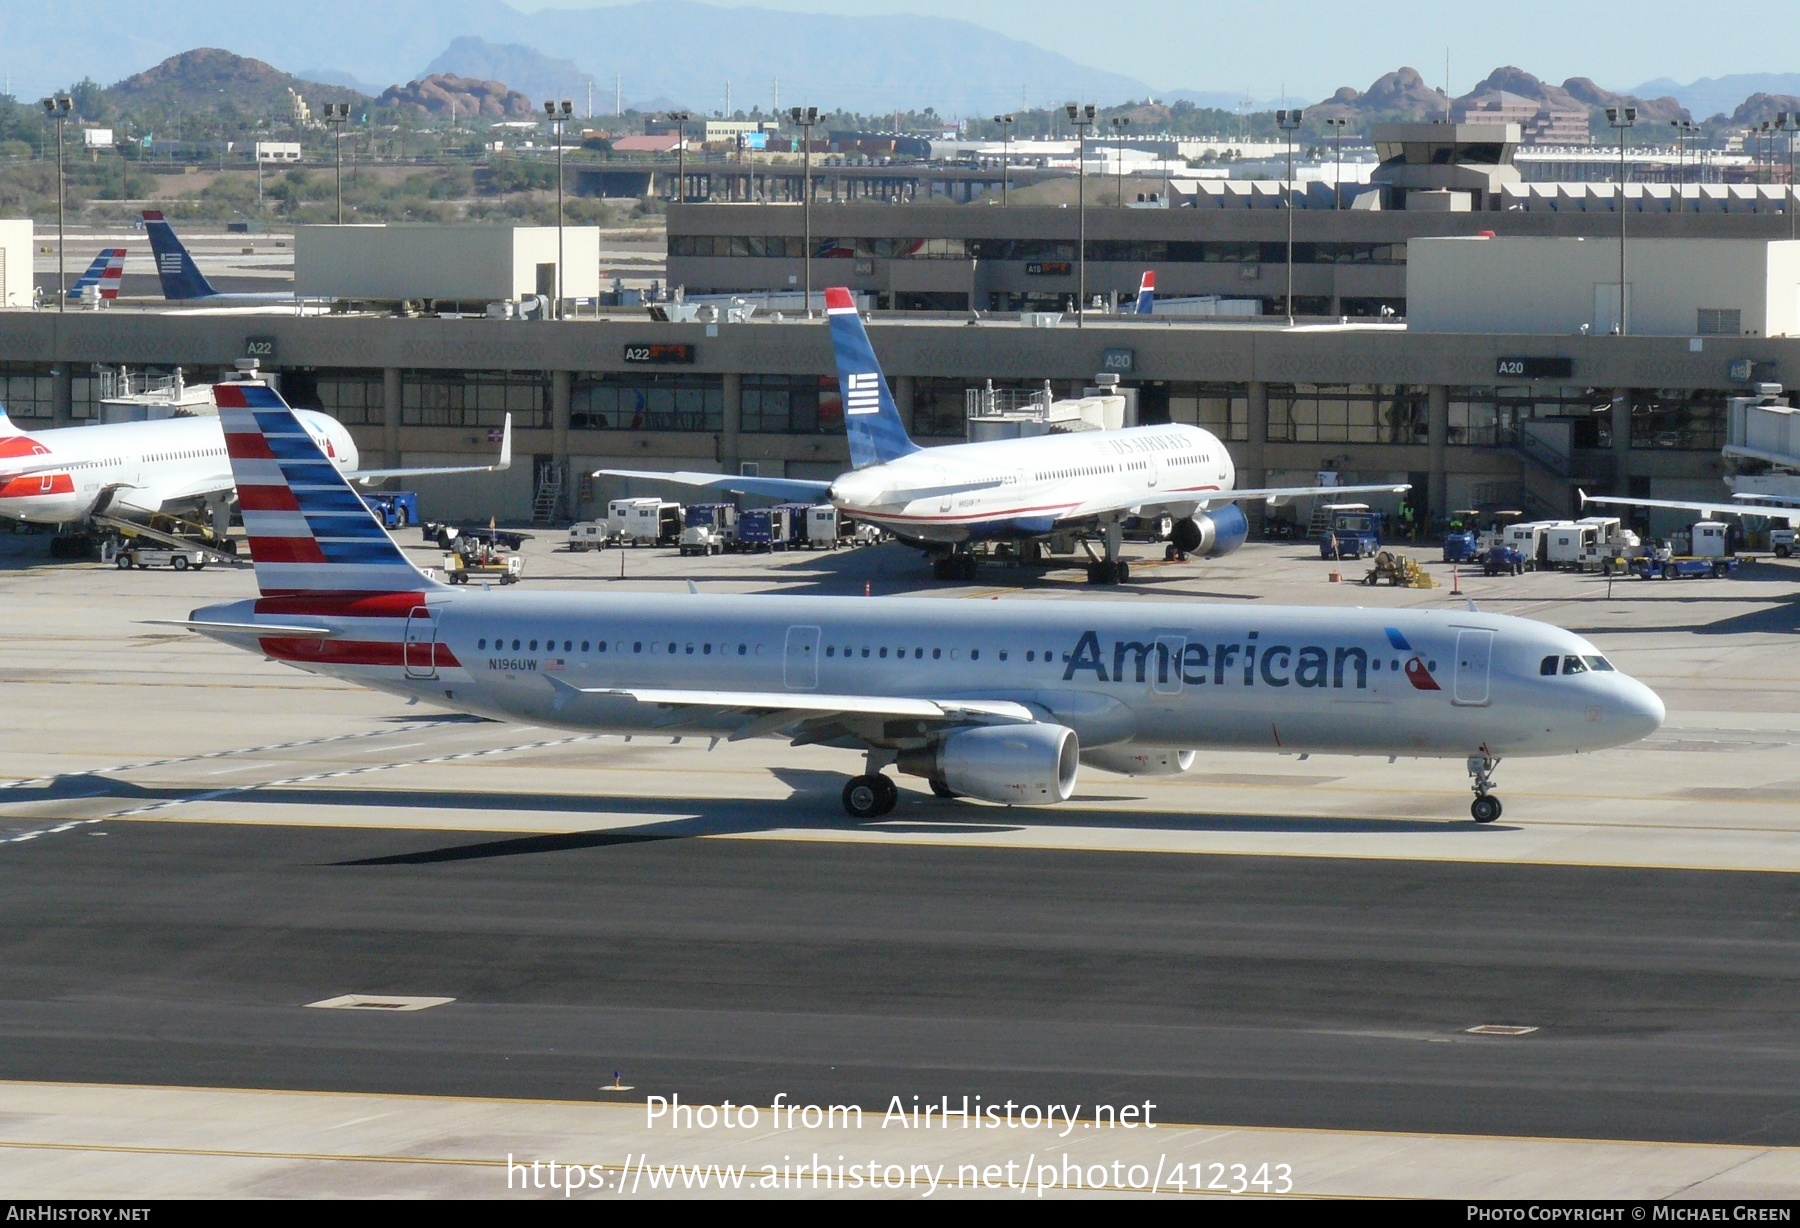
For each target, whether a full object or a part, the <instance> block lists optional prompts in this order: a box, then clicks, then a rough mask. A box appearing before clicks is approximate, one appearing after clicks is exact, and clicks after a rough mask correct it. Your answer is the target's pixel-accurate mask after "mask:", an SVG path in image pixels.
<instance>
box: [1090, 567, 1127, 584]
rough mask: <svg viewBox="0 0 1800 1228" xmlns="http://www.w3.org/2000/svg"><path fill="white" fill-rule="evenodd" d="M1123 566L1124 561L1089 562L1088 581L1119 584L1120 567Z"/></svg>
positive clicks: (1091, 582)
mask: <svg viewBox="0 0 1800 1228" xmlns="http://www.w3.org/2000/svg"><path fill="white" fill-rule="evenodd" d="M1122 566H1123V564H1122V563H1089V564H1088V578H1087V582H1088V583H1089V584H1097V585H1098V584H1117V583H1119V580H1120V576H1119V569H1120V568H1121V567H1122Z"/></svg>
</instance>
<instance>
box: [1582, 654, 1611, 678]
mask: <svg viewBox="0 0 1800 1228" xmlns="http://www.w3.org/2000/svg"><path fill="white" fill-rule="evenodd" d="M1581 659H1582V660H1583V661H1586V662H1587V667H1588V668H1589V669H1592V670H1598V671H1599V672H1600V673H1603V674H1610V673H1614V672H1615V671H1614V669H1613V664H1612V662H1611V661H1608V660H1607V659H1606V658H1605V657H1583V658H1581Z"/></svg>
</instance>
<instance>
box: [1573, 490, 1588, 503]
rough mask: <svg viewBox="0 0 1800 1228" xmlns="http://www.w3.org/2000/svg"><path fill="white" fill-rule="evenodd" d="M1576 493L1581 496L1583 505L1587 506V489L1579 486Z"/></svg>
mask: <svg viewBox="0 0 1800 1228" xmlns="http://www.w3.org/2000/svg"><path fill="white" fill-rule="evenodd" d="M1575 493H1576V494H1578V495H1580V496H1581V506H1582V507H1586V506H1587V505H1588V497H1587V491H1585V490H1583V489H1581V487H1579V486H1577V487H1576V488H1575Z"/></svg>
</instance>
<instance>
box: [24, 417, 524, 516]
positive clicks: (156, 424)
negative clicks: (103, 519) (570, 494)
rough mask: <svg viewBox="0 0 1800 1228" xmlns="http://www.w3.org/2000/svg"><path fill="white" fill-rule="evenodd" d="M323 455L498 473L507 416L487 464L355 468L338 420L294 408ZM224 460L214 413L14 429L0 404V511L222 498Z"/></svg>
mask: <svg viewBox="0 0 1800 1228" xmlns="http://www.w3.org/2000/svg"><path fill="white" fill-rule="evenodd" d="M293 412H294V414H295V416H296V418H297V419H298V420H299V421H301V422H303V423H304V424H305V426H306V429H307V431H308V432H310V434H311V436H312V438H313V440H314V442H315V443H316V444H317V446H318V447H319V449H320V451H321V452H322V453H323V455H324V456H325V459H326V460H327V461H328V462H329V463H330V464H331V465H332V466H333V467H334V468H335V469H337V470H338V471H339V472H341V473H343V474H344V475H345V476H347V477H351V478H354V479H356V480H357V481H371V482H372V481H375V480H376V479H378V478H388V477H417V476H421V475H424V474H431V473H486V472H497V471H499V470H502V469H506V468H508V467H509V466H510V465H511V464H512V415H510V414H508V415H507V418H506V426H505V428H504V429H503V430H502V432H501V441H500V458H499V460H498V461H497V462H496V463H495V464H492V465H472V466H459V467H454V468H431V469H360V468H358V467H357V460H358V456H357V451H356V441H355V440H354V439H352V438H351V437H350V432H349V431H348V430H346V429H345V427H344V425H343V424H342V423H341V422H339V421H338V420H337V419H335V418H332V417H330V416H328V415H326V414H322V413H318V412H316V411H314V410H309V409H297V410H294V411H293ZM231 494H232V477H231V461H230V458H229V457H227V456H226V454H225V434H224V432H223V431H222V430H221V429H220V427H219V419H218V418H217V417H216V416H215V415H213V414H196V415H193V416H188V417H179V418H157V419H153V420H151V421H149V422H109V423H101V424H98V425H95V426H70V427H58V428H55V429H53V430H48V431H35V432H27V431H22V430H20V429H19V428H18V426H17V425H16V424H15V423H14V422H13V420H12V419H11V418H10V417H8V416H7V413H6V407H5V406H0V516H3V517H5V518H7V519H9V520H23V521H28V522H30V523H32V524H80V523H83V522H85V521H87V520H89V519H90V518H92V517H94V516H98V515H109V516H118V517H122V518H126V519H132V518H138V519H141V518H142V517H144V516H149V515H154V514H155V513H157V512H167V511H177V510H182V509H191V508H198V507H200V506H203V505H205V504H207V503H214V504H215V505H216V504H218V503H221V502H223V503H229V502H230V500H231Z"/></svg>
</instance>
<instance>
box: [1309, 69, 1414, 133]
mask: <svg viewBox="0 0 1800 1228" xmlns="http://www.w3.org/2000/svg"><path fill="white" fill-rule="evenodd" d="M1444 107H1445V99H1444V91H1442V90H1440V89H1436V88H1434V87H1432V86H1430V85H1427V84H1425V78H1424V77H1422V76H1420V75H1419V70H1418V69H1416V68H1402V69H1399V70H1398V71H1396V72H1391V73H1386V74H1384V75H1383V76H1381V77H1378V78H1376V80H1375V83H1374V84H1373V85H1371V86H1369V88H1368V89H1366V90H1363V91H1360V92H1358V91H1357V90H1355V89H1353V88H1351V87H1350V86H1348V85H1346V86H1344V87H1343V88H1342V89H1340V90H1338V92H1337V93H1335V94H1333V95H1332V96H1331V97H1329V98H1327V99H1325V100H1324V101H1323V102H1319V103H1315V104H1314V105H1313V106H1312V107H1311V108H1309V109H1308V110H1307V112H1306V113H1307V115H1309V116H1311V117H1313V118H1315V119H1347V120H1349V121H1350V122H1351V123H1353V124H1355V125H1357V126H1358V127H1360V126H1362V125H1364V124H1368V123H1379V122H1382V121H1387V122H1396V121H1399V122H1404V121H1408V120H1430V119H1442V118H1443V117H1444Z"/></svg>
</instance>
